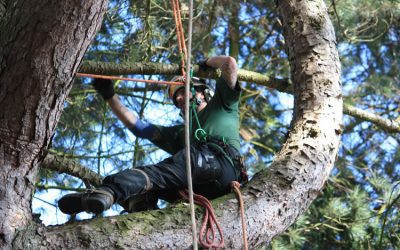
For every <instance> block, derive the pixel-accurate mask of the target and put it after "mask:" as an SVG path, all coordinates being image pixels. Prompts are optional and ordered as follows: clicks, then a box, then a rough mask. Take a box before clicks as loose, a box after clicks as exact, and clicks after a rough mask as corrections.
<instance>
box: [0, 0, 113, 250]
mask: <svg viewBox="0 0 400 250" xmlns="http://www.w3.org/2000/svg"><path fill="white" fill-rule="evenodd" d="M7 3H8V5H3V6H4V7H5V11H4V12H3V13H2V14H3V16H2V18H1V22H0V34H2V35H1V36H0V83H1V85H0V107H1V109H0V169H1V171H0V248H1V249H9V248H11V243H12V240H13V238H14V235H15V231H16V230H17V229H21V228H23V227H26V226H27V225H28V224H29V223H31V221H32V215H31V208H30V204H31V197H32V193H33V187H34V182H35V180H36V174H37V169H38V164H39V163H40V162H41V161H42V159H43V153H44V152H45V150H44V149H45V148H46V147H47V146H48V144H49V142H50V139H51V136H52V135H53V133H54V130H55V127H56V125H57V122H58V120H59V117H60V115H61V112H62V107H63V103H64V100H65V98H66V96H67V94H68V91H69V89H70V87H71V80H72V78H73V75H74V74H75V72H76V70H77V68H78V67H79V63H80V61H81V59H82V57H83V55H84V53H85V51H86V49H87V47H88V45H89V43H90V41H91V39H92V38H93V36H94V35H95V33H96V31H97V29H98V28H99V26H100V24H101V19H102V12H103V10H104V9H105V7H106V5H107V3H106V1H97V0H96V1H95V0H90V1H89V0H88V1H78V0H74V1H38V0H19V1H8V2H7Z"/></svg>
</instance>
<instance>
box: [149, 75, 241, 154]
mask: <svg viewBox="0 0 400 250" xmlns="http://www.w3.org/2000/svg"><path fill="white" fill-rule="evenodd" d="M240 93H241V89H240V86H239V84H238V83H237V84H236V88H235V89H231V88H230V87H229V86H228V84H227V83H226V82H225V80H224V79H223V78H222V77H220V78H219V79H217V83H216V89H215V94H214V96H213V98H211V100H210V101H209V103H208V104H207V106H206V107H205V108H204V109H203V110H201V111H200V112H199V113H198V114H197V116H198V118H199V121H200V125H201V127H202V129H204V130H205V131H206V132H207V134H208V135H210V136H213V137H216V138H219V139H221V138H222V137H223V138H224V139H225V141H226V143H227V144H229V145H231V146H233V147H235V148H236V149H237V150H239V148H240V138H239V98H240ZM155 126H156V128H157V131H156V133H157V136H155V138H157V139H155V140H152V142H153V143H154V144H155V145H157V146H158V147H160V148H161V149H163V150H165V151H166V152H168V153H170V154H175V153H176V152H178V151H179V150H181V149H183V148H184V146H185V137H184V136H185V134H184V125H176V126H171V127H165V126H159V125H155ZM192 126H193V127H192V131H191V136H190V141H191V143H193V142H194V141H196V139H195V138H194V131H196V129H197V128H198V126H197V122H196V120H195V118H194V117H193V118H192Z"/></svg>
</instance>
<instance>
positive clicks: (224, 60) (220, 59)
mask: <svg viewBox="0 0 400 250" xmlns="http://www.w3.org/2000/svg"><path fill="white" fill-rule="evenodd" d="M204 64H205V65H206V66H209V67H212V68H219V69H220V70H221V73H222V78H224V80H225V81H226V83H227V84H228V86H229V87H230V88H231V89H235V88H236V82H237V73H238V66H237V63H236V60H235V58H233V57H230V56H214V57H211V58H208V59H207V60H206V61H205V62H204Z"/></svg>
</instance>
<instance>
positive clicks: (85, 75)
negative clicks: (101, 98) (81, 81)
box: [75, 73, 184, 85]
mask: <svg viewBox="0 0 400 250" xmlns="http://www.w3.org/2000/svg"><path fill="white" fill-rule="evenodd" d="M75 75H76V76H79V77H92V78H100V79H111V80H123V81H132V82H145V83H159V84H168V85H184V83H182V82H170V81H158V80H145V79H135V78H129V77H119V76H105V75H95V74H85V73H76V74H75Z"/></svg>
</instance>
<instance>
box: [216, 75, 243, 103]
mask: <svg viewBox="0 0 400 250" xmlns="http://www.w3.org/2000/svg"><path fill="white" fill-rule="evenodd" d="M241 90H242V88H241V87H240V83H239V82H236V85H235V88H234V89H231V88H230V87H229V86H228V84H227V83H226V81H225V80H224V79H223V78H222V77H220V78H218V79H217V82H216V87H215V98H216V99H218V101H220V102H221V104H222V106H223V107H224V108H225V109H227V110H230V109H232V108H233V107H236V106H238V103H239V98H240V94H241Z"/></svg>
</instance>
